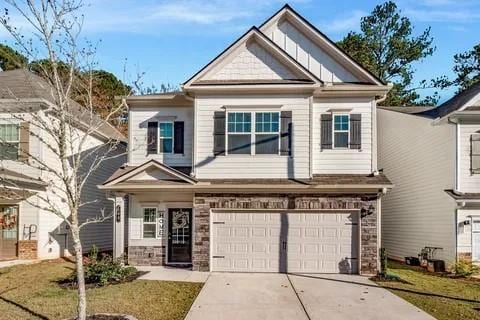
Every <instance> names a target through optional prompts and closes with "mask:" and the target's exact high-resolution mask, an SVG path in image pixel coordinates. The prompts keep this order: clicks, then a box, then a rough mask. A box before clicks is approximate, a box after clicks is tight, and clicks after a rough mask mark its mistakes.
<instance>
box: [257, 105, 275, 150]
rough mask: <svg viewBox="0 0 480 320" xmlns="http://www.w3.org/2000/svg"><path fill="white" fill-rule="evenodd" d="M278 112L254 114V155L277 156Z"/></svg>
mask: <svg viewBox="0 0 480 320" xmlns="http://www.w3.org/2000/svg"><path fill="white" fill-rule="evenodd" d="M279 118H280V115H279V113H278V112H257V113H256V114H255V154H278V150H279V142H280V125H279Z"/></svg>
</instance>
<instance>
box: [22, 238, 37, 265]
mask: <svg viewBox="0 0 480 320" xmlns="http://www.w3.org/2000/svg"><path fill="white" fill-rule="evenodd" d="M37 252H38V249H37V240H19V241H18V259H20V260H35V259H37Z"/></svg>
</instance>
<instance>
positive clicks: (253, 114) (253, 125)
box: [225, 109, 281, 156]
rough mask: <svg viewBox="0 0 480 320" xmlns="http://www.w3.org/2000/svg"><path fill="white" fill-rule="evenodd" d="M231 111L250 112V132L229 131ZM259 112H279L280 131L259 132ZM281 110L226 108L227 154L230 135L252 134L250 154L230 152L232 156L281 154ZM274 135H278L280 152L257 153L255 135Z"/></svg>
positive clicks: (226, 152)
mask: <svg viewBox="0 0 480 320" xmlns="http://www.w3.org/2000/svg"><path fill="white" fill-rule="evenodd" d="M230 113H250V132H229V131H228V115H229V114H230ZM257 113H276V114H278V131H276V132H257ZM280 118H281V112H280V111H276V110H275V111H272V110H255V111H252V110H243V109H235V110H226V112H225V155H229V153H228V138H229V135H230V134H232V135H247V134H249V135H250V146H251V147H250V154H248V153H246V154H230V156H249V155H250V156H275V155H281V154H280V151H281V150H280V149H281V141H280V135H281V128H280V126H281V121H280ZM257 134H258V135H273V134H277V135H278V153H276V154H273V153H272V154H256V148H255V136H256V135H257Z"/></svg>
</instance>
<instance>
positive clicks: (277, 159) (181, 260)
mask: <svg viewBox="0 0 480 320" xmlns="http://www.w3.org/2000/svg"><path fill="white" fill-rule="evenodd" d="M389 89H390V86H387V85H385V84H384V83H382V82H381V81H380V80H379V79H377V78H376V77H375V76H373V75H372V74H370V73H369V72H368V71H366V70H365V69H363V68H362V67H361V66H360V65H359V64H357V63H356V62H355V61H353V60H352V59H351V58H350V57H349V56H348V55H347V54H346V53H344V52H343V51H342V50H340V49H339V48H338V47H337V46H336V45H335V44H334V43H333V42H332V41H331V40H329V39H328V38H327V37H326V36H325V35H324V34H322V33H321V32H320V31H318V30H317V29H316V28H315V27H314V26H313V25H311V24H310V23H309V22H308V21H306V20H305V19H304V18H302V17H301V16H300V15H299V14H298V13H296V12H295V11H294V10H293V9H292V8H290V7H289V6H288V5H287V6H285V7H283V8H282V9H281V10H279V11H278V12H277V13H275V14H274V15H273V16H272V17H271V18H269V19H268V20H267V21H266V22H265V23H263V24H262V25H261V26H260V27H259V28H256V27H252V28H251V29H250V30H248V31H247V32H246V33H245V34H244V35H242V36H241V37H240V38H239V39H238V40H236V41H235V42H234V43H233V44H232V45H230V46H229V47H228V48H226V49H225V51H223V52H222V53H221V54H220V55H218V56H217V57H216V58H214V59H213V60H212V61H211V62H210V63H208V65H206V66H205V67H204V68H202V69H201V70H200V71H199V72H198V73H196V74H195V75H193V76H192V77H191V78H190V79H189V80H187V81H186V82H185V83H184V85H183V86H182V90H181V91H180V92H173V93H166V94H155V95H144V96H133V97H130V98H128V99H126V103H127V104H128V106H129V153H128V163H127V164H126V165H125V166H123V167H122V168H120V169H119V171H118V172H117V173H115V175H113V176H112V177H111V178H110V179H108V180H107V181H106V182H105V183H104V184H103V185H102V186H101V188H102V189H104V190H110V191H113V192H115V193H116V199H117V207H116V210H117V212H118V213H119V215H118V219H117V220H116V224H115V228H116V229H115V253H116V254H117V255H121V254H122V253H123V252H124V251H123V250H124V247H126V248H127V253H128V261H129V263H131V264H136V265H162V264H169V265H192V267H193V269H194V270H201V271H209V270H211V271H233V272H286V271H288V272H330V273H338V272H343V273H362V274H373V273H376V271H377V268H378V266H377V264H378V259H377V255H378V247H379V241H378V240H379V238H380V234H379V231H380V229H379V222H380V198H381V196H382V195H383V194H384V193H385V192H386V191H387V189H388V188H390V187H391V186H392V185H391V183H390V182H389V181H388V179H387V178H386V177H385V176H384V175H382V174H379V173H378V172H377V163H376V157H377V155H376V150H377V144H376V99H379V98H381V97H383V96H385V94H386V93H387V92H388V91H389ZM125 198H128V201H125ZM125 212H126V216H127V217H128V221H127V223H126V225H127V226H128V228H127V229H128V230H125V229H124V227H125V221H123V220H122V218H121V217H122V216H123V215H124V213H125Z"/></svg>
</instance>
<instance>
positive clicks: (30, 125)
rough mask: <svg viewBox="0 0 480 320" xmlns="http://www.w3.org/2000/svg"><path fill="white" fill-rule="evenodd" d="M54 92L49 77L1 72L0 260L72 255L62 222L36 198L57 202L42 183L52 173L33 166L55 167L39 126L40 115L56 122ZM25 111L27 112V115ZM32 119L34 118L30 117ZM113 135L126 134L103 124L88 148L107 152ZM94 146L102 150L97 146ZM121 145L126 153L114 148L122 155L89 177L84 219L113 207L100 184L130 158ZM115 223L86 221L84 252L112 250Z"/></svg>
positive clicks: (77, 119)
mask: <svg viewBox="0 0 480 320" xmlns="http://www.w3.org/2000/svg"><path fill="white" fill-rule="evenodd" d="M51 90H52V88H51V87H50V86H49V84H48V83H47V82H46V81H44V80H43V79H41V78H40V77H38V76H36V75H34V74H33V73H30V72H29V71H26V70H15V71H5V72H0V141H2V143H1V144H0V181H1V183H2V187H1V188H0V260H2V259H16V258H19V259H33V258H40V259H45V258H58V257H60V256H64V255H68V254H69V253H68V250H69V249H70V250H71V247H72V244H73V243H72V241H71V236H70V234H69V230H68V228H67V227H65V225H66V224H65V223H64V221H63V220H62V219H61V218H59V217H57V216H56V215H54V214H53V213H51V212H48V211H46V210H45V209H43V208H40V207H41V205H40V203H39V198H40V197H36V195H39V196H41V198H42V199H45V198H50V199H52V200H51V201H58V200H59V199H58V198H56V197H55V195H53V194H52V191H51V190H50V189H47V188H46V184H45V183H44V182H41V181H46V180H47V179H49V178H48V176H49V173H48V172H46V171H45V170H40V169H37V168H35V166H34V165H32V164H34V163H35V161H42V162H44V163H46V164H47V165H48V166H50V167H55V166H57V165H58V162H59V160H58V157H56V156H55V155H54V153H53V152H52V151H51V150H50V148H49V147H48V146H47V145H48V144H49V141H50V139H52V138H51V136H50V135H48V134H46V133H45V131H44V129H41V128H40V127H39V126H38V125H35V123H38V122H36V121H38V120H37V119H38V116H41V117H42V119H43V121H52V120H51V119H53V118H54V116H52V115H51V113H49V110H50V108H51V107H52V103H53V101H54V99H53V98H52V95H51ZM27 109H28V110H29V113H27V114H26V115H23V114H24V113H23V112H24V111H25V110H27ZM34 114H35V116H33V115H34ZM47 114H49V115H50V116H47ZM74 116H75V117H76V120H75V124H77V123H78V129H76V130H82V129H81V128H82V122H81V119H79V117H80V114H76V115H74ZM28 119H30V121H26V120H28ZM99 121H101V120H100V119H99ZM112 139H115V140H117V141H118V140H124V139H125V138H124V137H123V136H122V134H121V133H119V132H118V131H117V130H116V129H115V128H113V127H112V126H110V125H109V124H107V123H104V124H103V125H102V126H101V128H100V130H98V132H96V133H95V134H92V135H90V136H89V139H88V141H87V142H86V143H85V151H86V150H89V151H88V152H89V153H92V152H93V150H95V151H94V152H95V153H97V152H99V153H101V152H105V151H106V150H109V148H108V147H107V145H106V143H107V141H111V140H112ZM50 145H51V144H50ZM99 146H101V147H99ZM94 147H99V148H98V149H93V148H94ZM122 148H123V153H124V154H125V151H126V150H125V145H124V142H123V146H122V147H121V148H119V149H118V150H117V151H115V152H118V155H119V156H118V157H116V158H112V159H111V160H109V161H108V162H104V163H103V164H102V165H101V166H100V167H99V168H98V169H96V170H95V172H94V173H93V174H92V175H91V176H90V178H89V179H88V182H87V184H86V186H85V187H84V190H83V195H82V200H83V201H84V202H90V204H88V205H85V206H83V207H82V208H81V209H80V213H79V217H80V220H81V221H84V220H85V219H88V218H90V219H92V218H95V217H97V216H100V215H101V209H104V208H106V209H107V213H108V211H110V212H111V211H112V210H113V203H112V201H111V200H108V199H107V198H106V196H105V193H104V192H103V191H101V190H99V189H98V188H97V185H98V184H99V183H101V182H103V181H105V179H106V178H108V177H109V176H110V175H111V174H112V173H113V172H115V170H116V169H117V168H118V166H119V165H121V163H123V162H124V161H125V160H126V155H124V156H121V152H122V151H121V149H122ZM92 156H93V155H92ZM112 156H113V154H112ZM95 200H96V201H95ZM93 201H95V202H93ZM37 204H39V205H37ZM59 206H60V205H59ZM109 208H110V209H109ZM111 224H112V222H111V221H105V222H103V223H98V224H91V225H88V226H86V227H85V228H84V229H83V230H82V232H81V236H82V243H83V249H84V251H85V252H87V251H88V250H89V249H90V248H91V247H92V245H96V246H97V247H98V248H99V249H100V250H112V237H113V236H112V228H111Z"/></svg>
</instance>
